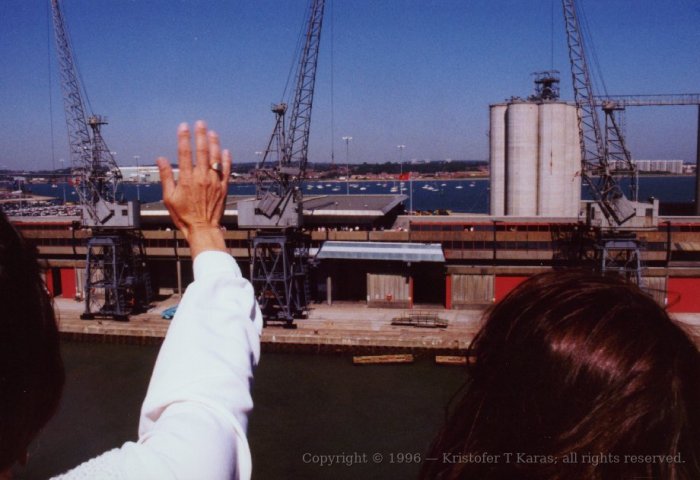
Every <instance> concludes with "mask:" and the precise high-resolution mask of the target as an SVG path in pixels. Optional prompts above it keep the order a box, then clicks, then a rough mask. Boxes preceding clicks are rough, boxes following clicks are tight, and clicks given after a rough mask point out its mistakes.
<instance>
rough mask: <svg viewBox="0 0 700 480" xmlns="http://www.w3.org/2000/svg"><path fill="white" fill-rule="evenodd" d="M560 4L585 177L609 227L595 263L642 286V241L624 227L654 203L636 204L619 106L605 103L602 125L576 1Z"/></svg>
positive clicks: (634, 179) (633, 174) (634, 174)
mask: <svg viewBox="0 0 700 480" xmlns="http://www.w3.org/2000/svg"><path fill="white" fill-rule="evenodd" d="M562 6H563V10H564V23H565V27H566V34H567V43H568V47H569V60H570V63H571V77H572V81H573V89H574V99H575V102H576V107H577V112H578V128H579V140H580V144H581V162H582V172H581V175H582V177H583V180H584V181H585V182H586V183H587V184H588V185H589V188H590V190H591V192H592V194H593V197H594V200H595V201H596V202H597V205H598V206H599V207H600V210H601V211H602V213H603V215H604V216H605V219H606V220H607V223H608V226H609V230H608V231H607V232H605V233H604V234H603V235H601V238H600V239H599V240H598V242H597V244H596V245H595V250H596V256H597V258H596V261H597V262H598V266H599V268H600V270H602V271H603V272H606V271H617V272H619V273H620V274H623V275H625V276H627V277H628V278H634V279H635V280H636V282H637V283H638V284H639V285H641V283H642V276H641V269H642V267H641V253H640V250H641V248H642V243H641V242H640V241H639V240H638V239H637V238H636V235H635V234H634V233H632V232H624V230H625V226H626V225H629V224H632V223H634V222H631V220H632V219H633V218H635V217H637V211H638V210H639V211H640V212H646V211H648V210H649V209H650V208H651V211H652V212H653V205H649V204H642V203H639V202H637V198H636V194H637V170H636V168H635V165H634V163H633V162H632V158H631V155H630V153H629V150H628V149H627V146H626V145H625V141H624V136H623V134H622V130H621V128H620V125H619V123H618V122H617V120H616V118H615V112H616V111H618V110H619V108H620V107H619V106H618V105H617V104H615V103H614V102H608V103H604V104H603V105H602V107H603V112H604V114H605V130H604V131H603V130H602V129H601V126H600V119H599V117H598V103H597V98H596V97H595V95H594V92H593V85H592V82H591V75H590V71H589V68H588V61H587V57H586V51H585V45H584V39H583V35H582V30H581V25H580V23H579V18H578V13H577V7H576V3H575V2H574V0H562ZM622 175H625V176H628V177H629V178H630V185H631V193H632V200H631V201H630V200H629V199H628V198H627V196H626V195H625V193H624V192H623V191H622V188H621V187H620V185H619V183H618V182H617V180H616V177H619V176H622ZM593 212H594V211H591V212H590V214H591V215H592V213H593ZM589 220H591V219H590V218H589Z"/></svg>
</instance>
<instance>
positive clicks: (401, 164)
mask: <svg viewBox="0 0 700 480" xmlns="http://www.w3.org/2000/svg"><path fill="white" fill-rule="evenodd" d="M396 148H398V149H399V168H400V175H403V149H404V148H406V145H396ZM400 179H401V177H399V180H400Z"/></svg>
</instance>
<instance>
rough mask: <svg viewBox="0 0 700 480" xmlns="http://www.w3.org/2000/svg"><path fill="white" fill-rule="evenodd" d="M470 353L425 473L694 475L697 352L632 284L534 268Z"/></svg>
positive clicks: (699, 375)
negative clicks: (534, 272) (461, 386)
mask: <svg viewBox="0 0 700 480" xmlns="http://www.w3.org/2000/svg"><path fill="white" fill-rule="evenodd" d="M470 353H471V354H472V355H474V356H475V361H474V363H473V365H470V366H469V368H468V373H467V375H468V379H467V384H466V385H465V391H464V393H463V397H462V398H461V400H459V401H457V402H455V404H454V405H453V407H452V411H451V413H449V414H448V419H447V423H446V426H445V427H444V429H443V431H442V432H441V433H440V435H439V436H438V438H437V439H436V440H435V442H434V444H433V447H432V452H431V455H430V457H431V458H438V460H437V461H428V462H426V463H425V464H424V468H423V476H424V477H425V478H465V479H478V480H489V479H511V478H512V479H548V480H549V479H561V480H563V479H586V480H603V479H605V480H608V479H610V480H613V479H614V480H621V479H631V478H645V479H687V480H690V479H698V478H700V355H699V353H698V349H697V347H696V346H695V345H694V343H693V342H692V341H691V340H690V339H689V338H688V336H687V335H686V334H685V333H684V332H683V330H681V328H679V327H678V326H677V325H676V324H675V323H674V322H673V321H671V320H670V319H669V317H668V315H667V314H666V312H665V310H664V309H663V308H661V307H660V306H659V305H657V304H656V303H655V301H654V300H653V299H652V298H651V297H649V296H647V295H646V294H644V293H643V292H642V291H640V290H639V289H638V288H637V287H636V286H634V285H631V284H628V283H625V282H624V281H622V280H620V279H619V278H618V277H612V276H594V275H592V274H588V273H583V272H575V271H570V272H561V271H555V272H551V273H546V274H542V275H538V276H535V277H533V278H531V279H529V280H527V281H526V282H524V283H523V284H521V285H520V286H519V287H518V288H516V289H515V290H513V291H512V292H511V293H510V294H509V295H508V296H507V297H506V298H504V299H503V300H502V301H501V302H499V303H498V304H496V305H495V306H494V307H492V309H491V310H490V311H489V312H488V313H487V315H486V319H485V323H484V325H483V327H482V328H481V330H480V331H479V333H478V334H477V336H476V337H475V338H474V341H473V342H472V345H471V352H470ZM484 452H488V453H489V454H493V455H498V454H501V456H500V457H498V458H497V459H496V458H492V462H491V463H485V461H486V460H487V459H486V458H484V457H481V458H477V457H476V456H475V455H476V454H481V453H484ZM573 452H575V453H577V456H576V457H574V456H572V455H569V456H568V457H567V454H571V453H573ZM469 453H472V454H473V455H472V456H471V457H469V455H468V454H469ZM445 454H446V455H447V457H445V456H444V455H445ZM454 454H457V455H462V456H454ZM507 454H510V455H507ZM518 454H520V455H518ZM644 455H664V457H663V458H661V457H649V458H643V457H641V456H644ZM668 456H670V457H668ZM479 462H480V463H479Z"/></svg>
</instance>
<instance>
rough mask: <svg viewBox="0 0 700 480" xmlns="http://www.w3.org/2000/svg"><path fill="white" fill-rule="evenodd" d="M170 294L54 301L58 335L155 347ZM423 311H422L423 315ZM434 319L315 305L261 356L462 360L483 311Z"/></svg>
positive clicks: (686, 317)
mask: <svg viewBox="0 0 700 480" xmlns="http://www.w3.org/2000/svg"><path fill="white" fill-rule="evenodd" d="M178 301H179V297H178V296H177V295H173V296H172V297H169V298H167V299H165V300H163V301H161V302H159V303H158V304H156V305H155V306H154V307H153V308H152V309H150V310H149V311H148V312H146V313H142V314H139V315H133V316H131V318H130V320H129V322H118V321H114V320H106V319H98V320H92V321H85V320H81V319H80V313H82V311H83V308H84V306H83V303H82V302H78V301H75V300H72V299H65V298H56V299H54V302H55V306H56V311H57V316H58V321H59V330H60V332H61V336H62V337H63V338H65V339H68V340H74V341H89V342H104V343H130V344H142V345H158V344H160V343H161V342H162V341H163V338H164V337H165V334H166V333H167V331H168V326H169V325H170V322H171V320H165V319H163V318H161V314H162V312H163V311H164V310H165V309H167V308H169V307H172V306H174V305H175V304H177V302H178ZM424 311H425V310H424ZM430 311H433V312H434V313H435V314H436V315H438V316H439V317H440V318H442V319H445V320H446V321H447V326H446V327H445V328H428V329H426V328H417V327H415V326H404V325H392V319H393V318H394V317H395V316H396V310H394V309H386V308H372V307H368V306H366V305H365V304H360V303H355V302H347V303H336V304H334V305H332V306H328V305H325V304H319V305H317V306H315V307H314V308H313V309H312V310H311V311H310V313H309V318H308V319H304V320H299V321H297V322H296V325H297V328H296V329H291V330H290V329H284V328H282V327H281V326H276V325H270V326H268V327H265V328H264V329H263V333H262V338H261V341H262V350H263V352H299V353H324V354H356V355H379V354H401V353H404V354H409V353H411V354H430V355H434V356H464V355H466V354H467V350H468V347H469V343H470V342H471V341H472V339H473V338H474V335H475V334H476V332H477V331H478V329H479V326H480V321H481V317H482V316H483V313H484V310H483V309H471V310H446V309H440V308H436V309H433V310H430ZM673 317H674V318H675V319H676V320H678V321H679V322H681V323H682V324H683V325H684V326H685V328H686V329H687V331H688V332H689V333H690V334H691V336H692V337H693V338H694V339H695V340H696V342H697V343H698V344H700V314H695V313H679V314H675V315H673Z"/></svg>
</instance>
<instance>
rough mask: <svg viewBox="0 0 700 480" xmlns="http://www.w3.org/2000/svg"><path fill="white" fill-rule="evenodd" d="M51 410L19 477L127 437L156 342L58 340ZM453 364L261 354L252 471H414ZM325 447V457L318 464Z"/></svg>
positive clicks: (456, 381) (263, 474) (453, 387)
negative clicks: (56, 401) (62, 385)
mask: <svg viewBox="0 0 700 480" xmlns="http://www.w3.org/2000/svg"><path fill="white" fill-rule="evenodd" d="M62 349H63V356H64V360H65V363H66V373H67V381H66V389H65V393H64V395H63V399H62V402H61V406H60V410H59V412H58V414H57V415H56V416H55V417H54V419H53V420H51V422H50V423H49V424H48V426H47V427H46V429H45V430H44V431H43V432H42V433H41V434H40V436H39V438H38V440H36V441H35V443H34V444H33V445H32V447H31V449H30V457H29V463H28V465H27V467H26V468H24V469H18V470H17V473H16V475H17V478H20V479H45V478H48V477H50V476H51V475H56V474H58V473H61V472H63V471H66V470H68V469H70V468H71V467H73V466H75V465H77V464H79V463H81V462H82V461H85V460H87V459H89V458H92V457H93V456H95V455H99V454H100V453H102V452H104V451H106V450H109V449H112V448H115V447H117V446H120V445H121V444H122V443H124V442H126V441H129V440H134V439H135V438H136V435H137V426H138V417H139V411H140V407H141V402H142V400H143V397H144V395H145V392H146V388H147V385H148V380H149V378H150V374H151V370H152V368H153V364H154V362H155V358H156V355H157V352H158V347H153V346H137V345H112V344H96V343H72V342H64V343H63V344H62ZM463 380H464V370H463V367H456V366H437V365H435V364H434V363H433V361H432V359H429V358H424V359H418V361H417V362H416V363H414V364H409V365H363V366H355V365H353V364H352V359H351V358H350V357H348V356H319V355H299V354H294V355H292V354H269V353H266V354H263V356H262V359H261V362H260V365H259V367H258V369H257V371H256V374H255V385H254V387H253V396H254V401H255V410H254V413H253V415H252V418H251V419H250V424H249V429H248V431H249V440H250V446H251V450H252V455H253V478H254V479H259V480H266V479H280V478H303V479H309V480H313V479H327V478H333V479H335V480H341V479H357V478H415V477H416V475H417V472H418V470H419V468H420V460H422V458H424V456H425V452H426V450H427V448H428V446H429V444H430V441H431V440H432V438H433V437H434V435H435V434H436V432H437V430H438V429H439V427H440V426H441V424H442V421H443V418H444V412H445V407H446V405H447V404H448V403H449V400H450V398H451V397H452V396H453V394H454V393H455V392H456V391H457V390H458V389H459V387H460V386H461V384H462V383H463ZM330 456H335V458H336V461H337V460H342V461H340V462H336V464H335V465H322V461H323V459H328V458H330Z"/></svg>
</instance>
